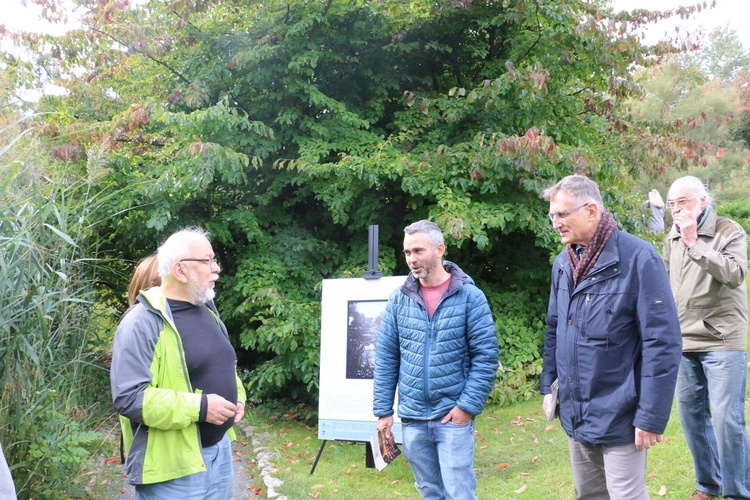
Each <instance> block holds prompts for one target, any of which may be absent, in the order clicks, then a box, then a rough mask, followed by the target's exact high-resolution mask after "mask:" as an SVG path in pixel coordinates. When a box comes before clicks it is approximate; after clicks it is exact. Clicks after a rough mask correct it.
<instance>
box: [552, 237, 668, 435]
mask: <svg viewBox="0 0 750 500" xmlns="http://www.w3.org/2000/svg"><path fill="white" fill-rule="evenodd" d="M572 276H573V275H572V270H571V267H570V262H569V261H568V257H567V256H566V254H565V252H564V251H563V252H562V253H560V255H558V256H557V258H556V259H555V262H554V264H553V265H552V286H551V292H550V299H549V308H548V310H547V336H546V339H545V343H544V370H543V372H542V380H541V392H542V394H550V393H551V392H552V391H551V390H550V385H551V384H552V382H553V381H554V380H555V379H556V378H557V379H559V381H560V388H559V401H560V422H561V423H562V426H563V429H565V432H566V433H567V434H568V436H570V437H571V438H573V439H574V440H575V441H578V442H581V443H592V444H607V445H621V444H627V443H632V442H633V441H634V439H635V427H638V428H640V429H643V430H646V431H649V432H655V433H658V434H661V433H663V432H664V428H665V427H666V425H667V422H668V421H669V414H670V411H671V409H672V398H673V396H674V388H675V383H676V382H677V369H678V366H679V362H680V356H681V353H682V338H681V335H680V323H679V321H678V318H677V311H676V308H675V303H674V299H673V298H672V292H671V290H670V287H669V278H668V277H667V273H666V269H665V268H664V263H663V262H662V260H661V258H660V256H659V255H658V254H657V252H656V251H655V250H654V248H653V247H652V246H651V245H650V244H648V243H647V242H645V241H643V240H641V239H639V238H636V237H635V236H632V235H630V234H628V233H626V232H623V231H619V230H618V231H615V233H614V234H613V235H612V236H611V237H610V238H609V240H608V241H607V243H606V245H605V247H604V250H603V251H602V253H601V255H600V256H599V259H598V261H597V262H596V264H595V265H594V267H593V268H592V269H591V271H590V272H589V274H588V276H586V277H584V278H583V279H582V280H581V281H580V282H579V283H578V285H577V286H576V287H575V289H574V288H573V277H572Z"/></svg>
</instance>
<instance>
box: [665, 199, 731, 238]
mask: <svg viewBox="0 0 750 500" xmlns="http://www.w3.org/2000/svg"><path fill="white" fill-rule="evenodd" d="M718 217H719V215H718V214H717V213H716V207H714V206H713V205H709V206H708V207H707V208H706V220H704V221H703V224H701V225H700V227H698V236H706V237H708V238H713V237H714V236H716V220H717V219H718ZM679 238H680V233H678V232H677V228H676V226H675V225H674V224H672V229H670V230H669V233H668V234H667V239H668V240H676V239H679Z"/></svg>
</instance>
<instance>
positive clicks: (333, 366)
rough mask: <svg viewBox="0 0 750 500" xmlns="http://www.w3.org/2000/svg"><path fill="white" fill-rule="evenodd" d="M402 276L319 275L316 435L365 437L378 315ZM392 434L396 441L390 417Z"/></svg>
mask: <svg viewBox="0 0 750 500" xmlns="http://www.w3.org/2000/svg"><path fill="white" fill-rule="evenodd" d="M405 279H406V277H405V276H391V277H383V278H378V279H365V278H350V279H336V280H323V297H322V304H321V305H322V314H321V325H320V326H321V338H320V393H319V404H318V439H322V440H343V441H361V442H365V443H366V442H369V440H370V436H371V435H372V433H373V432H374V431H375V422H376V418H375V416H374V415H373V414H372V390H373V368H374V362H375V346H376V345H377V336H378V331H379V329H380V317H381V315H382V313H383V311H384V310H385V306H386V303H387V302H388V297H390V295H391V292H393V291H394V290H395V289H397V288H398V287H400V286H401V285H402V284H403V283H404V280H405ZM393 434H394V436H395V437H396V441H397V442H399V443H400V442H401V424H400V422H399V421H398V419H397V418H396V421H395V423H394V426H393Z"/></svg>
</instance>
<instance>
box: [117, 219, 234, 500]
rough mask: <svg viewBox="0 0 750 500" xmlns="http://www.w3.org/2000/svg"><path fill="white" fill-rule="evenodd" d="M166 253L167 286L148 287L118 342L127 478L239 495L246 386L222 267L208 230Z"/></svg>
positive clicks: (152, 494) (192, 233)
mask: <svg viewBox="0 0 750 500" xmlns="http://www.w3.org/2000/svg"><path fill="white" fill-rule="evenodd" d="M157 259H158V264H159V276H160V277H161V285H160V286H156V287H152V288H149V289H147V290H141V291H140V293H139V295H138V298H137V301H136V305H135V306H134V307H133V309H132V310H131V311H130V312H129V313H128V314H126V315H125V316H124V317H123V319H122V321H121V322H120V325H119V326H118V328H117V331H116V332H115V338H114V342H113V344H112V368H111V371H110V382H111V386H112V399H113V402H114V407H115V410H117V412H118V413H119V414H120V415H121V418H120V422H121V424H122V425H123V426H124V431H123V436H124V437H126V439H125V441H126V442H124V444H123V450H124V451H125V452H126V454H127V459H126V461H125V469H126V472H127V479H128V482H129V483H130V484H133V485H135V494H136V499H138V500H147V499H163V498H179V499H180V500H189V499H206V498H211V499H217V500H223V499H230V498H233V493H234V491H233V490H234V486H233V471H232V451H231V447H230V439H231V438H233V437H234V433H233V429H232V426H233V425H234V424H236V423H237V422H239V421H240V420H241V419H242V417H243V415H244V413H245V409H244V408H245V405H244V401H245V390H244V388H243V386H242V383H241V382H240V379H239V378H238V377H237V372H236V366H237V357H236V355H235V352H234V348H233V347H232V344H231V342H230V341H229V335H228V333H227V329H226V327H225V326H224V323H223V322H222V321H221V319H220V318H219V313H218V311H217V309H216V306H215V305H214V301H213V300H214V295H215V294H214V284H215V283H216V280H217V279H219V273H220V272H221V268H220V267H219V265H218V263H217V262H216V258H215V256H214V252H213V248H212V247H211V243H210V242H209V240H208V233H206V232H205V231H204V230H202V229H200V228H187V229H183V230H181V231H178V232H176V233H174V234H173V235H172V236H170V237H169V238H167V240H166V241H165V242H164V244H162V245H161V246H160V247H159V250H158V252H157ZM130 431H132V432H130Z"/></svg>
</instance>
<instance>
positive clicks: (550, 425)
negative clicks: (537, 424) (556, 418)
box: [544, 424, 555, 432]
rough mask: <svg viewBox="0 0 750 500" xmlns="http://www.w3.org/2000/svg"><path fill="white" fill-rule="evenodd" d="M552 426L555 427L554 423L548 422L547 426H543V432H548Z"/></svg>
mask: <svg viewBox="0 0 750 500" xmlns="http://www.w3.org/2000/svg"><path fill="white" fill-rule="evenodd" d="M554 428H555V424H549V425H548V426H547V427H545V428H544V432H549V431H551V430H552V429H554Z"/></svg>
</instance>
